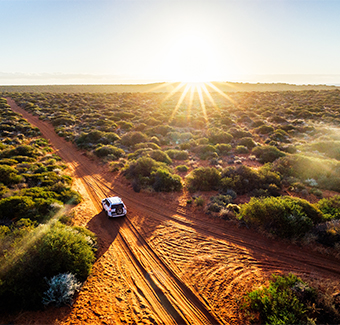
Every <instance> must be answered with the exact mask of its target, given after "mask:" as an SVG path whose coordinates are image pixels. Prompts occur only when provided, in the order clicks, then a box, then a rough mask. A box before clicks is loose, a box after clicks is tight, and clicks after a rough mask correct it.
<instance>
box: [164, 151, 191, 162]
mask: <svg viewBox="0 0 340 325" xmlns="http://www.w3.org/2000/svg"><path fill="white" fill-rule="evenodd" d="M165 152H166V153H167V155H168V156H169V157H170V158H172V159H176V160H187V159H189V154H188V152H187V151H186V150H177V149H169V150H166V151H165Z"/></svg>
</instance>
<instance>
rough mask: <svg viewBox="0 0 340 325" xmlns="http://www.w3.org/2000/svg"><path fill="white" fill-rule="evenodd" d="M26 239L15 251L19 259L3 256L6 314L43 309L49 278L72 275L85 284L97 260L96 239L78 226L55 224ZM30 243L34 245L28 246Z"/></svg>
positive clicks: (0, 285) (1, 289) (0, 294)
mask: <svg viewBox="0 0 340 325" xmlns="http://www.w3.org/2000/svg"><path fill="white" fill-rule="evenodd" d="M27 236H28V238H27ZM27 236H26V237H23V238H22V241H20V242H18V243H17V244H16V246H15V248H14V249H15V250H17V253H16V254H17V258H12V257H13V256H15V254H14V252H13V253H12V254H11V255H10V254H9V255H8V258H7V257H4V261H3V262H4V264H3V265H5V267H2V268H1V273H0V280H1V281H0V299H1V301H2V304H1V306H0V309H1V310H3V311H4V310H12V309H20V310H22V309H27V308H29V309H31V308H39V307H41V306H42V296H43V293H44V292H45V291H46V290H48V284H47V283H46V280H45V279H46V278H52V277H53V276H56V275H58V274H60V273H72V274H74V275H75V276H76V278H77V280H78V281H84V280H85V279H86V277H87V276H88V275H89V273H90V271H91V267H92V263H93V262H94V260H95V255H94V252H95V248H94V247H95V243H94V242H93V239H92V238H93V237H89V236H87V235H85V234H84V233H82V232H80V231H78V229H77V228H75V227H69V226H65V225H62V224H61V223H59V222H56V223H55V224H53V225H52V226H51V228H48V227H43V228H42V227H38V228H37V229H36V231H33V232H30V233H29V235H27ZM22 242H23V243H25V245H22ZM30 242H31V243H33V244H31V245H28V243H30ZM21 247H22V248H24V249H22V250H20V249H21ZM13 254H14V255H13Z"/></svg>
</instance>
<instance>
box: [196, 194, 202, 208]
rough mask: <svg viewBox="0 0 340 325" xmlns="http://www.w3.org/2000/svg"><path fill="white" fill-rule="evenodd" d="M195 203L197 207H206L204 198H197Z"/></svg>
mask: <svg viewBox="0 0 340 325" xmlns="http://www.w3.org/2000/svg"><path fill="white" fill-rule="evenodd" d="M194 202H195V204H196V206H198V207H201V206H203V205H204V198H203V197H202V196H198V197H195V199H194Z"/></svg>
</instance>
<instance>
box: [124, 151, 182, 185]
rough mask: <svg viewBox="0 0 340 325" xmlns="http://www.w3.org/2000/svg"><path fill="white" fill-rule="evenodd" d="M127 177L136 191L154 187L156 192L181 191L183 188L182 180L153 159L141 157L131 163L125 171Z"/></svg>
mask: <svg viewBox="0 0 340 325" xmlns="http://www.w3.org/2000/svg"><path fill="white" fill-rule="evenodd" d="M125 176H126V177H127V178H128V179H131V180H132V186H133V189H134V191H136V192H139V191H140V190H141V188H144V187H149V186H150V187H152V188H153V189H154V190H155V191H165V192H169V191H179V190H180V189H181V188H182V182H181V178H180V176H178V175H174V174H172V172H171V170H170V169H169V168H168V167H167V166H166V165H165V164H164V163H161V162H158V161H156V160H154V159H152V158H151V157H146V156H144V157H140V158H138V159H137V160H134V161H132V162H130V164H129V165H128V166H127V167H126V169H125Z"/></svg>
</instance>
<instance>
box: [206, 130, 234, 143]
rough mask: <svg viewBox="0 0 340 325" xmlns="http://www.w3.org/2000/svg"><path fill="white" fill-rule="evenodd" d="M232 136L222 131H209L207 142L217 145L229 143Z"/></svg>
mask: <svg viewBox="0 0 340 325" xmlns="http://www.w3.org/2000/svg"><path fill="white" fill-rule="evenodd" d="M232 139H233V136H232V135H231V134H230V133H228V132H225V131H222V130H210V132H209V142H210V143H212V144H217V143H230V142H231V140H232Z"/></svg>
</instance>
